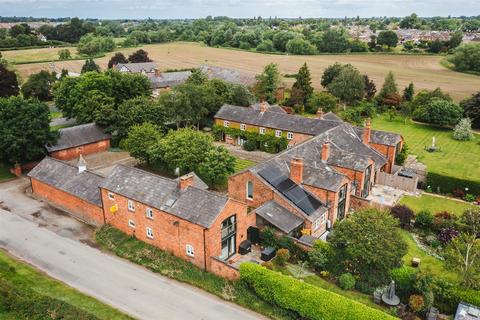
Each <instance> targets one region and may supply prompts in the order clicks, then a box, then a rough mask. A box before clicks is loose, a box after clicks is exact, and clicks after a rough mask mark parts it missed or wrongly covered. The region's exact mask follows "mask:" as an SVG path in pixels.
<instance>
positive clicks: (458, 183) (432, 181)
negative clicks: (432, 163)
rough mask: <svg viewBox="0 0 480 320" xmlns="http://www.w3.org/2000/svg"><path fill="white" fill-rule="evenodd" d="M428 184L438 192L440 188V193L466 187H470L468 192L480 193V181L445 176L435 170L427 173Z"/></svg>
mask: <svg viewBox="0 0 480 320" xmlns="http://www.w3.org/2000/svg"><path fill="white" fill-rule="evenodd" d="M427 186H430V188H431V189H432V191H433V192H437V190H438V189H439V188H440V193H453V190H455V189H461V190H465V188H468V193H471V194H473V195H480V183H478V182H475V181H470V180H464V179H459V178H454V177H449V176H444V175H441V174H437V173H433V172H429V173H428V174H427Z"/></svg>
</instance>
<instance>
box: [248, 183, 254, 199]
mask: <svg viewBox="0 0 480 320" xmlns="http://www.w3.org/2000/svg"><path fill="white" fill-rule="evenodd" d="M247 199H253V182H252V181H247Z"/></svg>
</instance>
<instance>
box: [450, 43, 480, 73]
mask: <svg viewBox="0 0 480 320" xmlns="http://www.w3.org/2000/svg"><path fill="white" fill-rule="evenodd" d="M448 60H449V61H450V62H451V63H452V64H453V65H454V69H455V70H456V71H475V72H480V45H479V44H464V45H461V46H459V47H458V48H456V49H455V50H454V52H453V55H452V56H451V57H450V58H449V59H448Z"/></svg>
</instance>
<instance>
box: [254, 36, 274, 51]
mask: <svg viewBox="0 0 480 320" xmlns="http://www.w3.org/2000/svg"><path fill="white" fill-rule="evenodd" d="M273 50H274V49H273V41H272V40H268V39H267V40H263V41H262V42H260V43H259V44H258V46H257V51H259V52H272V51H273Z"/></svg>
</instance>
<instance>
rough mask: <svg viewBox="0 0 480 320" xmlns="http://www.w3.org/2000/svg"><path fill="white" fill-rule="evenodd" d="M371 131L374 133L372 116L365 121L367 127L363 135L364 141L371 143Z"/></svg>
mask: <svg viewBox="0 0 480 320" xmlns="http://www.w3.org/2000/svg"><path fill="white" fill-rule="evenodd" d="M371 133H372V128H371V123H370V118H369V119H367V121H366V122H365V129H363V135H362V141H363V143H365V144H369V142H370V135H371Z"/></svg>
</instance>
